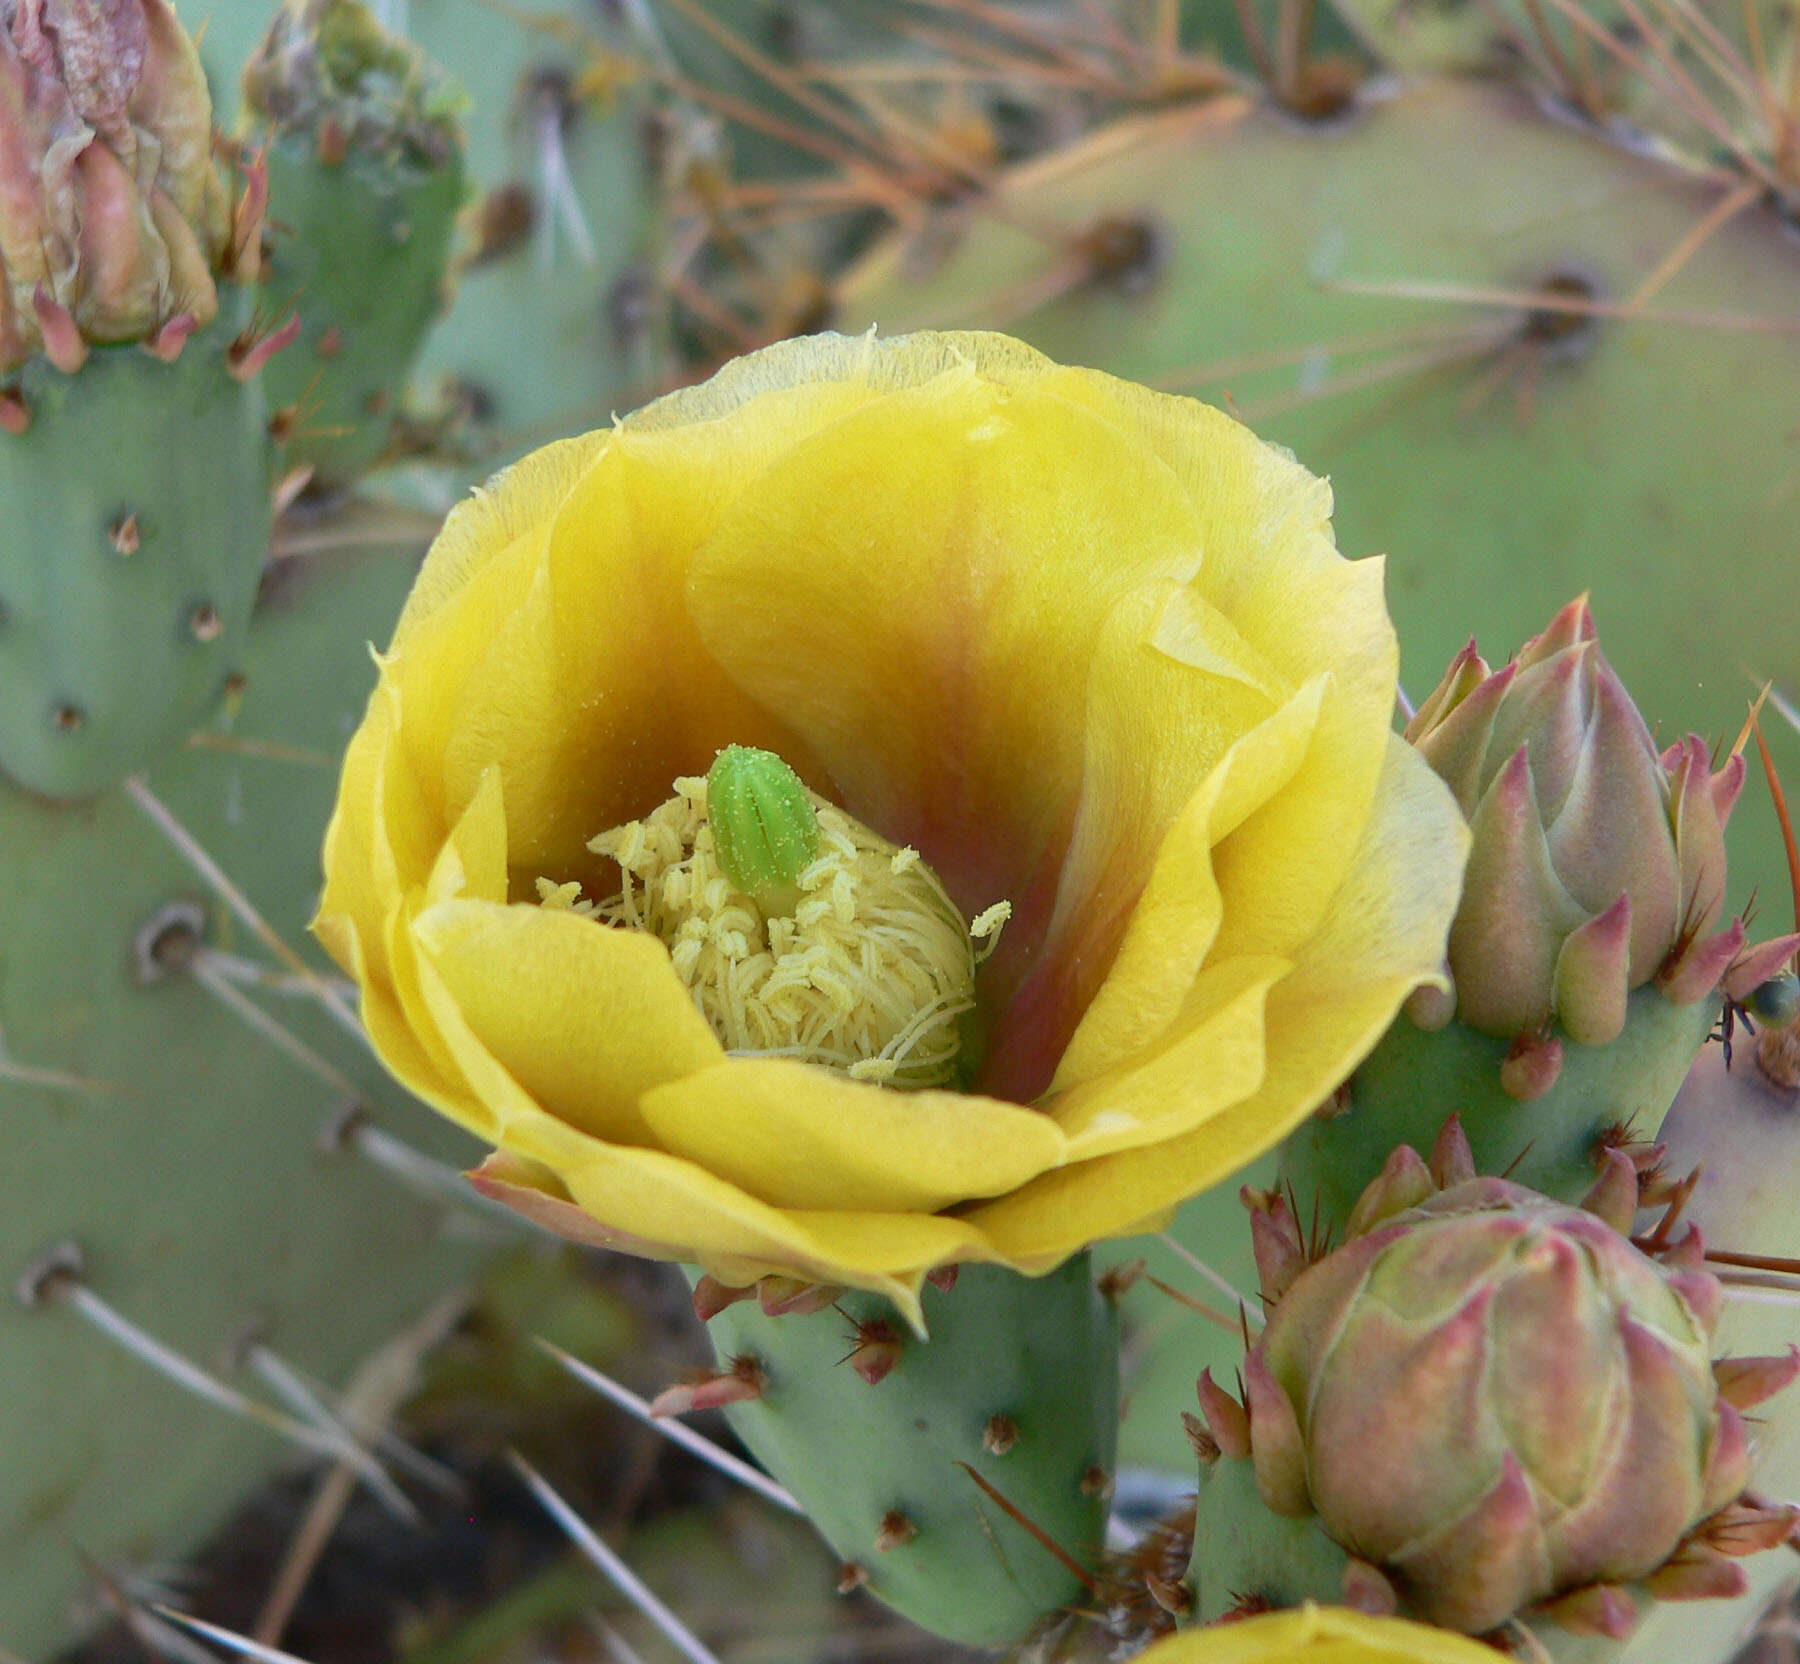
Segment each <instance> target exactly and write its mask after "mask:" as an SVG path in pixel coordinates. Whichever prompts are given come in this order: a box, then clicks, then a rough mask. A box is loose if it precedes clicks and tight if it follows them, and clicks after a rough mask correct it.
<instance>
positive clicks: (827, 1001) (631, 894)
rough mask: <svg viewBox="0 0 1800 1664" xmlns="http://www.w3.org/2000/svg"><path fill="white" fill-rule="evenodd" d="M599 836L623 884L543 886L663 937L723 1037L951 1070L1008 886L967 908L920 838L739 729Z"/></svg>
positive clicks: (904, 1072)
mask: <svg viewBox="0 0 1800 1664" xmlns="http://www.w3.org/2000/svg"><path fill="white" fill-rule="evenodd" d="M769 765H773V766H772V767H770V766H769ZM776 771H779V773H778V772H776ZM709 802H710V803H711V805H712V809H713V814H712V815H711V816H709V813H708V808H709ZM588 848H589V849H591V850H593V851H594V852H595V854H597V855H605V856H610V857H611V858H612V859H613V860H614V861H616V862H618V864H619V869H620V887H619V892H618V894H617V895H614V896H608V897H606V898H605V899H604V900H601V901H599V902H597V903H596V902H592V901H585V900H582V899H581V891H580V886H579V885H578V884H560V885H559V884H555V883H552V882H551V881H550V880H549V879H544V878H540V879H539V880H538V895H539V898H540V899H541V900H542V902H543V904H544V905H545V906H548V907H568V908H573V909H575V910H576V911H579V912H582V913H587V914H590V915H592V916H594V917H597V918H599V919H601V920H604V921H605V922H606V923H608V924H611V925H619V926H623V927H625V928H628V929H632V930H647V931H649V932H650V933H651V934H652V935H655V936H657V937H660V938H661V940H662V941H663V942H664V943H666V944H667V946H668V949H669V958H670V962H671V963H672V964H673V965H674V967H675V974H676V975H677V976H679V977H680V978H681V980H682V982H683V984H684V985H685V986H686V987H687V989H688V991H689V993H690V994H692V996H693V999H694V1003H695V1004H696V1005H697V1006H698V1007H699V1008H700V1011H701V1014H702V1015H703V1016H704V1017H705V1018H706V1020H707V1022H708V1023H709V1024H711V1026H712V1029H713V1032H714V1033H715V1034H717V1035H718V1037H719V1039H720V1041H721V1042H722V1043H723V1044H724V1046H725V1047H726V1049H727V1050H728V1051H730V1052H733V1053H737V1054H746V1055H750V1056H756V1057H791V1058H798V1059H800V1060H801V1061H803V1062H806V1063H816V1064H819V1065H821V1066H823V1067H825V1068H828V1069H835V1070H839V1071H841V1072H843V1073H845V1074H847V1075H849V1076H850V1077H851V1078H852V1079H855V1080H865V1081H874V1082H877V1083H879V1084H881V1085H886V1086H895V1087H925V1086H944V1085H947V1084H950V1083H952V1082H953V1081H954V1080H955V1079H956V1075H957V1068H956V1065H957V1055H958V1052H959V1051H960V1049H961V1045H962V1024H961V1022H960V1019H961V1018H962V1016H963V1014H964V1013H965V1012H967V1011H970V1010H972V1009H973V1007H974V1004H975V970H976V967H977V966H978V965H979V964H980V963H981V961H982V960H983V959H985V958H986V957H987V956H988V954H989V953H991V952H992V951H993V948H994V945H995V942H996V940H997V938H998V936H999V933H1000V929H1001V927H1002V926H1003V925H1004V924H1005V923H1006V920H1007V918H1008V917H1009V916H1010V914H1011V912H1012V907H1011V904H1010V903H1007V902H1004V901H1002V902H997V903H995V904H994V905H993V906H992V907H988V908H986V909H984V910H983V911H982V912H981V913H979V914H978V915H977V916H976V918H975V920H974V922H973V923H972V924H970V923H965V922H964V920H963V916H962V914H961V913H960V912H959V911H958V910H957V907H956V904H955V903H954V902H953V901H951V899H950V897H949V896H948V895H947V894H946V893H945V890H944V886H943V884H942V883H941V882H940V881H939V879H938V876H937V874H936V873H934V872H933V871H932V870H931V868H930V867H928V866H927V865H926V864H925V863H924V861H922V860H921V859H920V858H919V854H918V852H917V851H916V850H913V849H901V848H896V847H895V846H894V845H893V844H890V843H888V842H887V841H886V840H885V839H884V838H881V837H878V836H877V835H876V834H875V833H873V832H871V831H870V830H869V829H868V827H866V826H864V825H862V824H861V823H860V822H858V821H856V820H853V819H852V818H851V817H850V816H849V815H847V814H845V813H844V812H843V811H842V810H841V809H838V808H835V807H833V806H832V805H831V804H830V803H827V802H826V801H825V800H824V799H823V798H819V797H815V796H814V795H813V794H812V793H810V792H807V791H806V789H805V788H804V786H802V785H801V783H800V780H799V777H798V776H796V775H795V774H794V773H793V771H792V770H791V769H789V768H788V767H787V765H786V764H785V763H783V762H782V761H781V760H780V759H779V758H777V757H775V756H773V755H772V754H771V753H769V752H745V750H744V748H742V747H736V746H733V747H731V748H729V749H728V750H727V751H724V752H721V753H720V756H719V762H718V763H716V764H715V765H714V768H713V771H712V773H711V774H710V775H709V776H708V777H707V778H705V779H701V778H698V777H689V778H684V779H679V780H677V781H676V782H675V795H674V796H673V797H672V798H670V799H669V801H668V802H666V803H664V804H662V805H661V806H660V807H658V808H657V809H654V810H653V811H651V813H650V814H648V815H647V816H645V817H644V819H642V820H634V821H628V822H627V823H626V824H625V825H623V826H618V827H614V828H613V829H612V830H611V831H609V832H603V833H601V834H600V836H599V837H597V838H594V839H593V840H592V841H591V842H590V843H589V844H588Z"/></svg>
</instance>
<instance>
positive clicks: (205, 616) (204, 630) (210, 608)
mask: <svg viewBox="0 0 1800 1664" xmlns="http://www.w3.org/2000/svg"><path fill="white" fill-rule="evenodd" d="M224 629H225V620H224V619H223V618H221V617H220V616H219V609H218V608H217V607H215V606H214V605H213V604H212V602H210V601H202V602H201V603H200V605H199V606H197V607H195V608H194V610H193V612H191V613H190V614H189V615H188V633H189V634H190V635H192V636H193V638H194V640H195V641H217V640H218V639H219V636H220V635H221V633H222V632H223V631H224Z"/></svg>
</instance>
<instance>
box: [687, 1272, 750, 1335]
mask: <svg viewBox="0 0 1800 1664" xmlns="http://www.w3.org/2000/svg"><path fill="white" fill-rule="evenodd" d="M755 1297H756V1290H755V1289H754V1288H738V1287H736V1286H734V1285H733V1284H731V1283H722V1282H720V1281H719V1279H718V1278H717V1277H713V1276H704V1277H702V1278H701V1279H700V1280H699V1282H697V1283H695V1284H694V1316H695V1317H697V1318H698V1319H699V1320H700V1321H701V1322H702V1323H710V1322H712V1320H713V1319H714V1318H715V1317H717V1316H718V1315H719V1313H720V1312H722V1311H726V1310H728V1309H729V1308H730V1307H732V1306H735V1305H736V1304H737V1303H738V1302H739V1301H740V1300H753V1299H755Z"/></svg>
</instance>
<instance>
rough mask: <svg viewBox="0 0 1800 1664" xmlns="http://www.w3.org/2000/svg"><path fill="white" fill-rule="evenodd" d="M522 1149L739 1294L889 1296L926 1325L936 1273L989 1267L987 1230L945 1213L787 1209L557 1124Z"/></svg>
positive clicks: (532, 1129) (604, 1216) (674, 1162)
mask: <svg viewBox="0 0 1800 1664" xmlns="http://www.w3.org/2000/svg"><path fill="white" fill-rule="evenodd" d="M506 1147H507V1148H508V1149H509V1150H510V1151H511V1152H513V1153H515V1154H517V1155H521V1156H524V1157H526V1158H527V1159H529V1160H532V1161H537V1162H541V1163H542V1164H543V1165H544V1166H545V1167H547V1168H549V1169H550V1170H551V1171H552V1172H554V1173H555V1174H556V1176H557V1179H558V1181H559V1182H560V1183H561V1184H562V1185H564V1186H565V1187H566V1188H567V1190H568V1193H569V1195H570V1196H571V1197H572V1198H573V1199H574V1200H575V1201H576V1202H577V1203H578V1204H579V1205H580V1206H581V1208H582V1209H583V1211H584V1212H586V1213H588V1214H590V1215H591V1216H592V1217H593V1218H595V1219H598V1220H600V1221H601V1222H602V1223H604V1224H606V1225H608V1226H610V1227H612V1228H613V1229H615V1230H618V1231H623V1232H625V1233H627V1234H629V1235H632V1236H635V1237H639V1238H642V1239H643V1240H645V1241H650V1242H666V1243H671V1244H673V1245H675V1248H676V1250H677V1252H676V1253H675V1254H674V1255H673V1256H672V1257H675V1258H681V1259H686V1260H691V1261H694V1262H696V1263H698V1264H700V1265H702V1266H704V1267H705V1268H706V1269H707V1270H709V1271H711V1272H712V1273H713V1274H714V1275H715V1276H717V1277H718V1278H719V1279H720V1280H721V1281H723V1282H728V1283H733V1284H736V1285H738V1286H743V1285H744V1284H747V1283H751V1282H754V1281H755V1280H756V1279H757V1278H758V1277H760V1276H764V1275H767V1274H770V1273H781V1274H785V1275H789V1276H800V1277H807V1278H810V1279H812V1280H813V1281H815V1282H822V1283H843V1284H847V1285H849V1286H851V1287H854V1288H866V1289H871V1290H873V1291H875V1292H877V1293H881V1294H885V1295H887V1296H888V1297H889V1298H890V1299H892V1300H894V1301H895V1302H896V1304H898V1305H899V1306H900V1308H901V1310H902V1311H903V1312H905V1313H906V1314H907V1316H908V1318H909V1320H911V1321H914V1322H915V1323H916V1321H917V1315H918V1285H919V1283H920V1281H921V1279H922V1278H923V1277H924V1274H925V1272H927V1271H928V1270H930V1269H932V1268H933V1267H934V1266H938V1265H943V1264H948V1263H950V1262H952V1261H963V1260H982V1259H987V1258H989V1257H990V1256H989V1254H988V1253H987V1250H986V1244H985V1243H984V1242H983V1241H982V1239H981V1237H980V1235H979V1233H977V1232H976V1231H975V1230H973V1229H972V1228H971V1227H970V1226H968V1225H966V1224H964V1223H963V1222H962V1221H961V1220H958V1219H952V1218H947V1217H945V1216H944V1215H942V1214H926V1213H853V1212H845V1211H831V1210H816V1211H809V1210H799V1209H795V1210H783V1209H779V1208H772V1207H770V1206H769V1205H768V1204H767V1203H765V1202H759V1201H757V1200H756V1198H755V1197H753V1196H749V1195H747V1194H746V1193H745V1192H744V1191H742V1190H740V1189H739V1188H738V1187H737V1186H735V1185H733V1184H729V1183H727V1182H726V1181H725V1180H724V1179H721V1178H718V1177H717V1176H716V1175H714V1174H711V1173H708V1172H706V1171H705V1170H704V1169H703V1168H701V1167H699V1166H697V1165H696V1164H695V1163H693V1162H690V1161H684V1160H682V1159H681V1158H680V1157H679V1156H671V1155H667V1154H665V1153H663V1152H662V1151H660V1150H645V1149H636V1148H632V1147H630V1146H626V1145H617V1144H606V1143H602V1142H601V1141H600V1140H598V1139H593V1138H588V1137H586V1136H585V1135H583V1134H581V1133H579V1132H577V1131H576V1130H575V1129H574V1128H572V1127H569V1126H566V1125H564V1124H563V1123H561V1122H557V1121H552V1120H551V1119H550V1118H549V1117H547V1116H538V1117H536V1118H535V1119H531V1120H521V1121H520V1122H519V1123H518V1124H517V1125H516V1126H514V1127H513V1128H511V1129H509V1132H508V1137H507V1146H506Z"/></svg>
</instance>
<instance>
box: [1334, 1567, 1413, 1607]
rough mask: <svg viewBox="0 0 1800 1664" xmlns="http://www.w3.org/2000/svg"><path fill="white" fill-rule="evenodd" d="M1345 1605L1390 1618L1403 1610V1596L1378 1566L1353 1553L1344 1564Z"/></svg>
mask: <svg viewBox="0 0 1800 1664" xmlns="http://www.w3.org/2000/svg"><path fill="white" fill-rule="evenodd" d="M1343 1599H1344V1604H1345V1605H1346V1606H1348V1607H1349V1608H1350V1609H1351V1610H1352V1611H1353V1612H1366V1613H1368V1615H1369V1616H1370V1617H1371V1618H1391V1617H1392V1616H1393V1615H1394V1613H1395V1612H1397V1611H1398V1610H1399V1609H1400V1596H1399V1595H1398V1593H1397V1592H1396V1591H1395V1589H1394V1585H1393V1584H1392V1582H1390V1581H1389V1579H1388V1576H1387V1574H1386V1573H1385V1572H1383V1571H1382V1570H1381V1568H1380V1567H1379V1566H1371V1565H1370V1564H1369V1562H1368V1561H1367V1560H1358V1559H1357V1558H1356V1557H1355V1556H1354V1555H1352V1556H1351V1557H1350V1559H1349V1560H1348V1561H1347V1562H1346V1563H1345V1565H1344V1593H1343Z"/></svg>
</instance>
